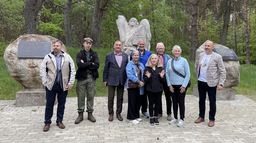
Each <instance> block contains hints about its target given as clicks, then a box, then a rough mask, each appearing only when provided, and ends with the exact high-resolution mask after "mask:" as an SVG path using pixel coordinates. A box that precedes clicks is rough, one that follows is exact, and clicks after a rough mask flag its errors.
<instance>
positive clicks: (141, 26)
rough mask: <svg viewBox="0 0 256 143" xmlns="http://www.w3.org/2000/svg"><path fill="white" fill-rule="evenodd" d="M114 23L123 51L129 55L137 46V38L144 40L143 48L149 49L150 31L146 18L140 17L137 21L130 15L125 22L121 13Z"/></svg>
mask: <svg viewBox="0 0 256 143" xmlns="http://www.w3.org/2000/svg"><path fill="white" fill-rule="evenodd" d="M116 24H117V27H118V31H119V36H120V40H121V42H122V45H123V51H124V52H125V53H127V54H128V55H130V53H131V52H132V51H133V50H135V49H136V48H137V44H138V41H139V40H144V42H145V48H146V49H147V50H150V40H151V32H150V25H149V21H148V20H147V19H142V20H141V21H140V23H139V22H138V20H137V19H136V18H134V17H132V18H131V19H130V20H129V22H127V21H126V18H125V17H124V16H123V15H119V16H118V19H117V20H116Z"/></svg>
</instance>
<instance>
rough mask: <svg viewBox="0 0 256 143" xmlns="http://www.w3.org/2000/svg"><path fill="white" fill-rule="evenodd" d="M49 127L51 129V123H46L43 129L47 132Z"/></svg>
mask: <svg viewBox="0 0 256 143" xmlns="http://www.w3.org/2000/svg"><path fill="white" fill-rule="evenodd" d="M49 129H50V124H45V125H44V129H43V131H44V132H47V131H49Z"/></svg>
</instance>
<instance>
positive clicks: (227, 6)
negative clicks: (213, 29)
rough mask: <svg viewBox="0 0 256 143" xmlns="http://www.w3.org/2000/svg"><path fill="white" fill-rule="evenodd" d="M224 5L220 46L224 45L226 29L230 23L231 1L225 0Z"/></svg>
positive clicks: (226, 34)
mask: <svg viewBox="0 0 256 143" xmlns="http://www.w3.org/2000/svg"><path fill="white" fill-rule="evenodd" d="M224 2H225V4H224V6H223V10H224V14H223V27H222V30H221V32H220V44H222V45H226V40H227V36H228V27H229V21H230V12H231V0H225V1H224Z"/></svg>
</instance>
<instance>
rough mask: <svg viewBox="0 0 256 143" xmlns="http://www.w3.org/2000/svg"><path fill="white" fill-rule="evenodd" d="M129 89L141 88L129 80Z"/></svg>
mask: <svg viewBox="0 0 256 143" xmlns="http://www.w3.org/2000/svg"><path fill="white" fill-rule="evenodd" d="M128 88H139V84H138V83H137V82H133V81H132V80H128Z"/></svg>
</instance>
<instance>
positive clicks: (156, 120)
mask: <svg viewBox="0 0 256 143" xmlns="http://www.w3.org/2000/svg"><path fill="white" fill-rule="evenodd" d="M154 123H155V124H156V125H159V121H158V117H155V118H154Z"/></svg>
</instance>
